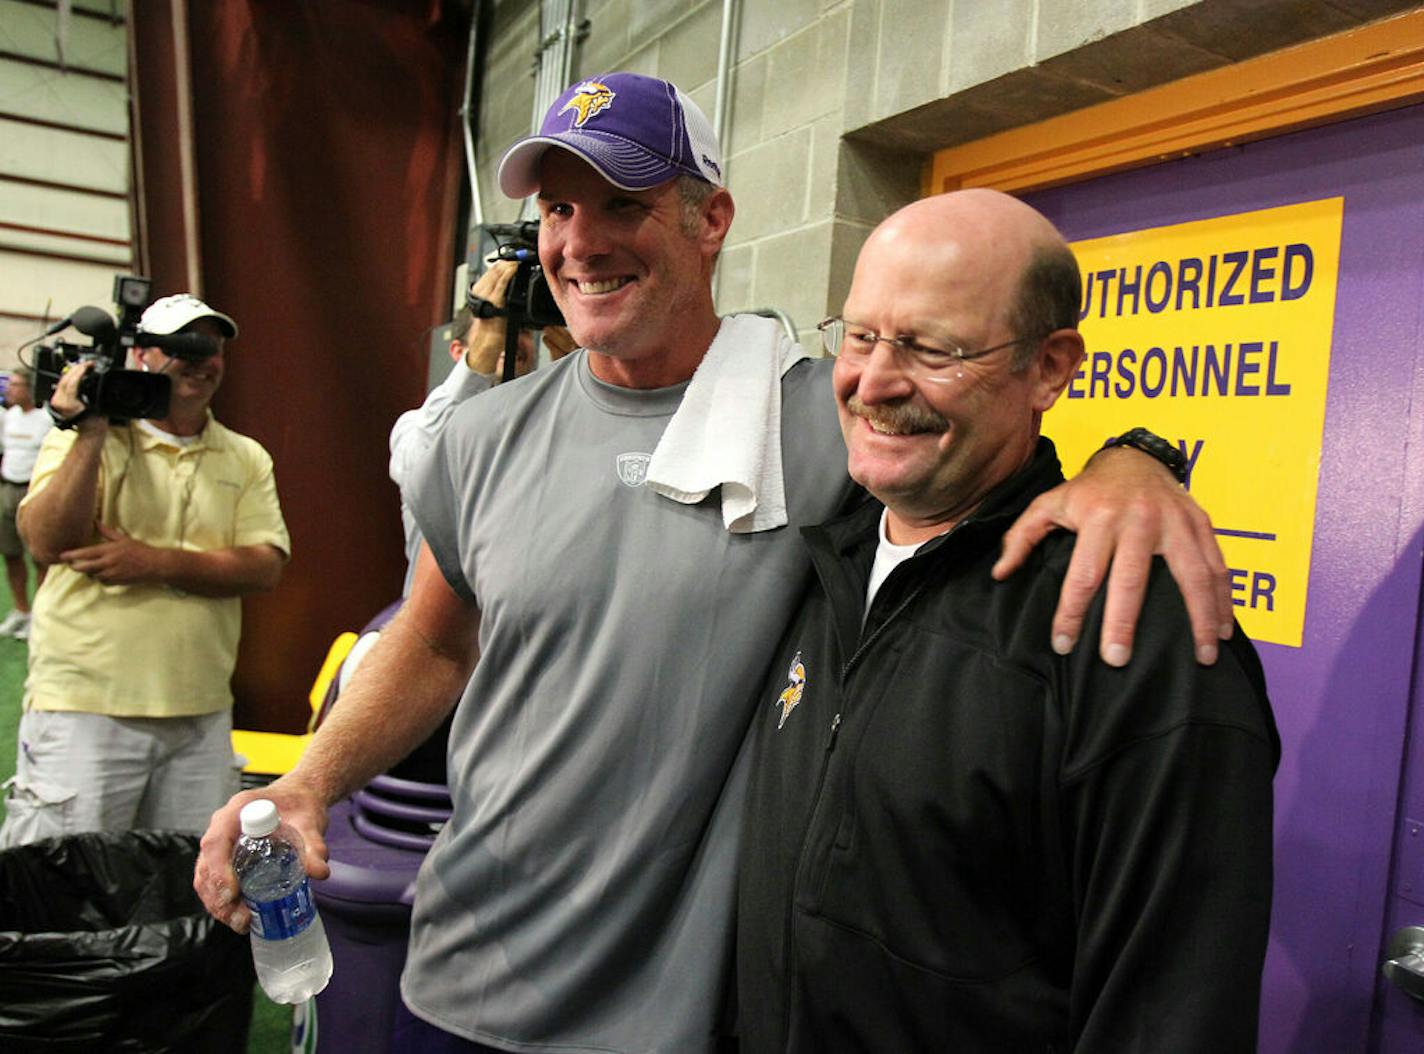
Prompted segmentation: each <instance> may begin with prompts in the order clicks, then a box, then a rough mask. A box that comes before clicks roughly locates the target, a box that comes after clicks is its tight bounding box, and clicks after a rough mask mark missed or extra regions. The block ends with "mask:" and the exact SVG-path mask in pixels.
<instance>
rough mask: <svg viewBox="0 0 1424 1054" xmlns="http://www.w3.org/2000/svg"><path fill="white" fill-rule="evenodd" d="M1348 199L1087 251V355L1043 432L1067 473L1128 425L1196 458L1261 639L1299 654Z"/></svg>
mask: <svg viewBox="0 0 1424 1054" xmlns="http://www.w3.org/2000/svg"><path fill="white" fill-rule="evenodd" d="M1343 211H1344V200H1343V199H1342V198H1328V199H1325V200H1322V201H1310V202H1304V203H1301V204H1298V205H1285V206H1281V207H1279V208H1273V209H1263V210H1261V211H1258V212H1244V213H1237V214H1234V215H1230V216H1220V217H1217V218H1214V219H1209V220H1199V221H1196V222H1193V223H1182V224H1176V225H1174V226H1171V227H1155V228H1151V229H1148V230H1140V231H1132V232H1129V233H1125V234H1117V235H1112V236H1110V237H1106V238H1094V239H1092V240H1089V241H1082V242H1076V243H1074V245H1073V251H1074V252H1075V253H1076V254H1077V257H1078V263H1079V265H1080V267H1081V268H1082V272H1083V304H1082V308H1081V314H1082V321H1081V328H1082V332H1083V338H1084V340H1085V341H1086V343H1087V352H1088V353H1087V358H1086V359H1085V360H1084V363H1083V367H1082V369H1081V370H1079V371H1078V374H1077V376H1075V377H1074V378H1073V380H1072V382H1071V383H1070V384H1069V386H1068V388H1067V390H1066V391H1065V392H1064V393H1063V396H1062V398H1060V399H1059V400H1058V404H1057V405H1056V406H1055V407H1054V408H1053V409H1052V410H1051V411H1049V413H1048V415H1047V416H1046V417H1045V419H1044V426H1043V430H1044V433H1045V434H1046V435H1048V436H1049V437H1050V438H1052V439H1053V441H1054V442H1055V443H1056V444H1057V445H1058V450H1059V455H1060V457H1061V458H1062V459H1063V464H1064V467H1065V470H1067V471H1068V472H1069V473H1070V474H1071V473H1072V472H1073V471H1075V470H1076V469H1077V467H1078V466H1080V465H1082V464H1083V462H1084V461H1086V460H1087V458H1088V456H1089V455H1090V454H1091V453H1092V452H1093V451H1094V450H1097V449H1098V448H1099V447H1100V446H1101V445H1102V443H1103V440H1104V439H1106V438H1107V437H1108V436H1111V435H1115V434H1116V433H1118V432H1120V431H1122V429H1123V428H1124V427H1125V424H1126V423H1129V422H1130V423H1133V424H1142V425H1145V426H1146V427H1148V428H1150V429H1151V430H1152V431H1154V432H1156V433H1157V434H1158V435H1160V436H1163V437H1164V438H1167V439H1170V440H1171V441H1172V442H1174V443H1176V444H1177V445H1178V446H1179V447H1180V448H1181V450H1182V452H1183V453H1184V454H1185V455H1186V457H1187V460H1188V462H1189V464H1190V468H1191V475H1190V477H1189V481H1188V487H1189V488H1190V490H1191V492H1192V496H1193V497H1195V498H1196V500H1197V501H1198V502H1199V503H1200V504H1201V505H1202V507H1203V508H1205V509H1206V511H1207V512H1208V513H1209V514H1210V515H1211V519H1212V525H1213V526H1214V527H1215V529H1216V532H1217V537H1218V539H1219V540H1220V542H1221V548H1222V552H1223V553H1224V554H1225V556H1226V563H1227V565H1228V566H1229V567H1230V568H1231V588H1232V600H1233V602H1234V603H1235V604H1236V615H1237V618H1238V619H1239V620H1240V621H1241V625H1242V626H1243V627H1244V628H1245V629H1246V632H1247V633H1248V634H1250V635H1251V637H1252V638H1254V639H1255V640H1261V641H1270V642H1272V643H1275V644H1286V645H1291V646H1294V647H1299V646H1300V641H1301V632H1302V629H1303V626H1304V623H1305V604H1306V591H1307V587H1308V585H1309V578H1310V550H1311V540H1312V534H1313V530H1314V525H1315V492H1316V483H1317V479H1318V476H1319V471H1320V444H1321V435H1322V432H1323V429H1324V424H1325V390H1326V383H1327V380H1328V377H1329V373H1330V340H1331V332H1332V329H1333V326H1334V320H1335V285H1336V276H1337V272H1338V270H1339V259H1340V223H1341V217H1342V214H1343Z"/></svg>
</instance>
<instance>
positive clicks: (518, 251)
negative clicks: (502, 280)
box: [465, 220, 564, 381]
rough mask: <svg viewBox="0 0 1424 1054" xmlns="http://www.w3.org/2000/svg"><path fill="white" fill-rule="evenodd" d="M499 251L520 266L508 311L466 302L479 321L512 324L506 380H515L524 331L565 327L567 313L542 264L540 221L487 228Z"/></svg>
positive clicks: (477, 300)
mask: <svg viewBox="0 0 1424 1054" xmlns="http://www.w3.org/2000/svg"><path fill="white" fill-rule="evenodd" d="M484 230H485V232H486V233H487V234H488V235H489V236H490V237H492V238H493V239H494V240H495V242H496V243H497V244H498V246H499V248H498V249H497V250H496V252H495V257H496V259H499V260H513V261H515V262H516V263H517V264H518V265H519V266H518V267H517V268H516V269H515V272H514V277H513V278H512V279H511V280H510V283H509V290H508V291H507V292H506V293H505V297H504V307H497V306H496V305H494V304H491V303H490V302H489V301H488V300H485V299H484V298H483V297H478V296H475V295H474V294H473V293H471V292H466V293H465V302H466V303H467V304H468V305H469V307H470V311H471V313H473V314H474V316H475V317H476V318H499V317H501V316H502V317H504V318H506V319H508V320H509V325H508V326H506V327H505V332H504V378H503V379H504V380H506V381H508V380H513V379H514V374H515V358H516V355H515V349H516V348H517V346H518V344H519V331H520V330H521V329H543V328H544V327H545V326H562V325H563V324H564V316H563V312H561V311H560V310H559V305H558V304H556V303H555V302H554V294H553V293H552V292H550V290H549V280H548V279H547V278H546V277H545V275H544V268H543V267H541V266H540V264H539V221H538V220H525V221H523V222H521V223H491V224H487V225H486V226H485V227H484Z"/></svg>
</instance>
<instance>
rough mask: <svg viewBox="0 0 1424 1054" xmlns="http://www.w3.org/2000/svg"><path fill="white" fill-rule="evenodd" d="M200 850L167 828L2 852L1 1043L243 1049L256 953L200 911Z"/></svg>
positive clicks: (197, 1052)
mask: <svg viewBox="0 0 1424 1054" xmlns="http://www.w3.org/2000/svg"><path fill="white" fill-rule="evenodd" d="M197 855H198V838H197V836H196V835H189V834H179V833H176V832H169V831H130V832H126V833H121V834H108V833H92V834H76V835H71V836H69V837H66V838H53V839H49V840H46V841H42V842H35V843H34V844H32V845H25V846H18V847H16V848H14V849H7V850H5V851H3V852H0V1050H3V1051H6V1052H10V1051H44V1052H46V1054H53V1052H60V1051H63V1052H69V1051H74V1052H76V1054H77V1052H79V1051H84V1052H85V1054H91V1052H96V1051H104V1052H110V1051H112V1052H120V1054H128V1052H135V1054H137V1052H152V1054H160V1052H169V1051H172V1052H174V1054H177V1052H180V1051H181V1052H183V1054H228V1052H232V1054H242V1052H243V1051H245V1050H246V1047H247V1028H248V1024H249V1022H250V1020H251V1017H252V985H253V980H254V975H253V970H252V953H251V950H250V948H249V946H248V940H247V938H246V937H242V936H239V935H238V934H236V933H233V932H232V931H231V930H230V929H228V928H227V927H226V926H224V925H222V924H221V923H219V922H217V921H215V920H214V919H213V918H212V917H210V916H209V915H208V914H207V913H206V912H204V911H203V907H202V904H201V903H200V902H199V900H198V897H197V895H196V894H195V893H194V892H193V863H194V861H195V860H196V858H197Z"/></svg>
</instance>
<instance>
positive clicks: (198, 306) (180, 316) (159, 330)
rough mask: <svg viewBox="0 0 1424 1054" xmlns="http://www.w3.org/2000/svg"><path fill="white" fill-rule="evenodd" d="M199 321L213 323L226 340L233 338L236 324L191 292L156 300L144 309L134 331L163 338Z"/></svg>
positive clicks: (235, 332)
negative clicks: (211, 320)
mask: <svg viewBox="0 0 1424 1054" xmlns="http://www.w3.org/2000/svg"><path fill="white" fill-rule="evenodd" d="M200 318H211V319H213V320H214V321H216V322H217V324H218V327H219V328H220V329H222V331H223V333H224V334H225V335H226V336H227V337H229V338H231V337H235V336H237V323H236V322H234V321H233V320H232V319H231V318H229V317H228V316H227V315H224V314H223V313H222V312H221V311H214V310H213V309H212V308H210V307H208V305H207V304H205V303H203V302H202V301H201V300H199V299H198V298H197V297H195V296H194V295H193V294H192V293H174V294H173V295H172V296H161V297H159V298H158V299H157V300H155V301H154V302H153V303H151V304H149V305H148V307H147V308H146V309H144V312H143V315H142V316H141V317H140V318H139V320H138V328H139V329H140V330H141V331H142V332H144V333H156V334H157V335H159V336H161V337H164V336H168V335H169V334H170V333H177V332H178V331H179V330H180V329H182V328H183V327H184V326H187V325H190V324H192V323H194V322H196V321H198V319H200Z"/></svg>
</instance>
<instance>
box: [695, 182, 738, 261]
mask: <svg viewBox="0 0 1424 1054" xmlns="http://www.w3.org/2000/svg"><path fill="white" fill-rule="evenodd" d="M736 214H737V206H736V204H735V203H734V202H733V201H732V193H731V191H729V190H728V189H727V188H726V187H718V188H717V189H716V190H714V191H713V192H712V193H711V194H710V195H708V197H707V200H706V201H704V202H703V203H702V237H701V241H702V244H703V246H704V249H705V251H706V252H707V253H708V255H710V256H716V255H717V253H719V252H721V251H722V242H724V241H725V240H726V238H727V232H728V231H729V230H731V227H732V217H733V216H735V215H736Z"/></svg>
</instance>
